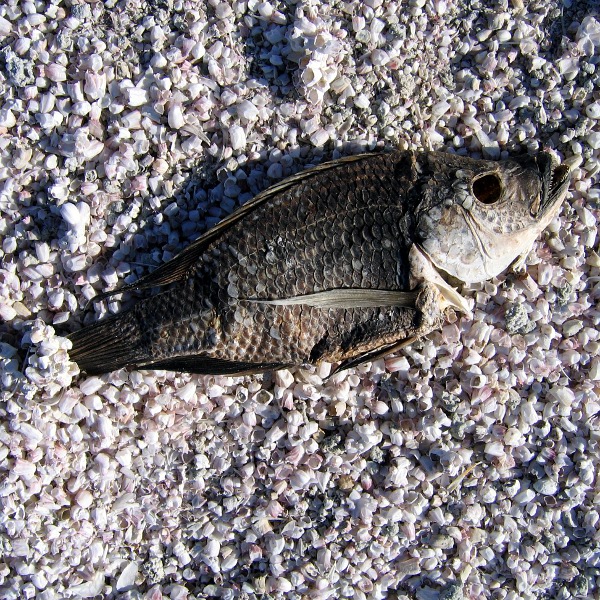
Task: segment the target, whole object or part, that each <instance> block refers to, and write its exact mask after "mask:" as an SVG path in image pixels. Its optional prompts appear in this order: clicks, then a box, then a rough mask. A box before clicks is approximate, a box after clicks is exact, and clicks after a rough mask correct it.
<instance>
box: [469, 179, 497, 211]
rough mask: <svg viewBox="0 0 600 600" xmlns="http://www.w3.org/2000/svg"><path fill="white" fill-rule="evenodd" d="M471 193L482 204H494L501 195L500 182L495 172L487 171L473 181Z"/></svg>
mask: <svg viewBox="0 0 600 600" xmlns="http://www.w3.org/2000/svg"><path fill="white" fill-rule="evenodd" d="M473 195H474V196H475V198H477V200H479V202H481V203H482V204H488V205H489V204H495V203H496V202H498V200H500V197H501V196H502V182H501V181H500V177H498V175H496V174H495V173H487V174H486V175H482V176H481V177H478V178H477V179H475V181H473Z"/></svg>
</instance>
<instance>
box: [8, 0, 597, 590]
mask: <svg viewBox="0 0 600 600" xmlns="http://www.w3.org/2000/svg"><path fill="white" fill-rule="evenodd" d="M484 4H485V3H479V4H477V3H470V2H466V1H465V0H411V1H410V2H399V1H395V0H392V1H390V2H382V1H381V0H367V1H364V2H362V1H359V0H348V1H346V2H343V3H314V2H302V3H284V2H275V1H261V0H248V1H247V2H242V1H237V0H210V1H209V2H206V3H199V2H191V1H188V0H175V1H174V2H163V3H161V2H149V3H142V2H139V1H138V0H134V1H132V2H121V3H102V2H92V3H80V4H77V3H62V2H56V3H40V2H35V1H33V0H26V1H24V2H15V1H9V2H6V3H3V4H2V6H0V38H1V41H2V43H1V45H2V50H1V51H0V236H1V238H2V243H1V245H0V260H1V265H0V338H1V341H0V381H1V384H0V389H1V391H0V395H1V396H0V397H1V400H2V401H1V402H0V417H1V418H0V479H1V481H2V483H1V484H0V506H1V510H0V536H1V538H2V561H1V562H0V596H2V598H9V599H12V598H14V599H17V598H40V599H42V598H44V599H50V598H63V597H65V598H67V597H81V598H91V597H100V596H101V597H104V598H117V597H125V596H127V597H132V598H133V597H136V598H138V597H139V598H147V599H158V598H167V597H168V598H172V599H176V598H181V599H183V598H186V597H191V596H194V597H222V598H234V597H238V596H239V597H254V596H255V595H259V594H261V595H263V594H264V595H269V596H271V597H286V598H292V599H295V598H306V597H311V598H344V597H354V598H358V599H366V598H385V597H387V596H388V594H390V593H392V594H395V596H397V597H398V598H402V599H408V598H422V599H424V598H444V599H447V600H449V599H450V598H455V599H456V598H467V597H471V598H496V599H506V600H508V599H511V598H524V599H525V600H534V599H535V598H540V597H543V596H547V595H549V594H550V595H553V596H556V597H560V598H586V597H587V598H591V597H597V596H598V594H599V593H600V591H599V590H600V575H599V572H598V566H597V565H598V562H599V560H600V554H599V552H598V548H597V541H598V539H599V536H600V510H599V508H598V498H597V490H598V475H597V474H598V471H599V468H600V450H599V445H598V432H599V431H600V399H599V396H600V387H599V385H600V384H599V381H600V333H599V331H600V312H599V311H598V303H599V301H600V283H599V282H600V260H599V258H598V255H599V254H600V251H599V249H598V239H599V237H598V221H599V219H600V204H599V200H600V193H599V192H598V173H600V131H599V130H598V123H599V122H600V70H599V69H600V66H599V65H600V18H599V17H598V15H597V14H595V13H594V12H593V11H592V10H590V7H591V4H592V3H590V2H571V1H568V2H567V1H564V2H561V1H560V0H549V1H547V2H540V1H531V2H523V1H522V0H519V1H516V0H513V1H512V2H508V1H506V0H502V1H500V2H497V3H495V4H494V6H493V7H492V8H489V7H487V6H484ZM488 4H489V3H488ZM383 146H390V147H391V146H393V147H396V148H399V149H409V148H412V149H416V150H418V149H445V150H446V151H451V152H457V153H459V154H464V155H470V156H473V157H476V158H479V157H493V158H496V157H498V158H506V157H508V156H509V155H511V154H515V153H520V152H536V151H538V150H541V149H552V150H553V151H554V152H555V153H556V155H557V156H559V157H561V158H563V159H568V158H569V157H572V156H574V155H578V156H580V157H581V163H580V165H579V166H578V167H577V169H576V170H575V174H574V183H573V186H572V198H571V199H570V201H569V202H568V203H567V204H568V206H565V207H564V208H563V211H562V213H561V215H560V216H559V217H557V218H556V219H555V221H554V222H553V223H552V224H551V225H550V227H549V229H548V231H547V233H546V235H545V237H544V239H542V240H539V241H538V242H537V244H536V246H535V247H534V249H533V250H532V252H531V253H530V255H529V256H528V257H527V260H526V265H527V267H526V269H527V276H524V275H522V274H519V275H512V274H505V275H503V276H502V277H500V278H498V279H497V280H495V281H491V282H486V283H485V284H480V285H476V286H473V289H471V290H470V291H469V292H468V295H470V297H471V298H472V299H473V300H472V301H473V304H474V306H473V315H474V318H473V319H469V318H467V317H460V318H458V317H456V318H455V319H453V320H452V319H451V321H450V322H449V323H447V324H446V325H445V326H444V328H443V330H441V331H436V332H434V333H432V334H430V336H429V337H428V338H427V339H425V340H422V341H421V342H419V343H417V344H413V345H412V346H411V347H408V348H406V349H405V350H404V351H403V352H402V353H401V354H400V355H398V356H396V357H388V358H386V360H385V362H384V361H382V360H380V361H376V362H373V363H371V364H366V365H361V366H360V367H358V368H357V369H355V370H351V371H349V372H343V373H337V374H335V375H333V376H331V377H328V376H329V373H330V371H329V369H328V367H327V365H324V366H321V367H320V368H319V369H318V370H316V371H314V370H309V369H296V370H293V371H287V370H286V371H280V372H277V373H273V374H270V375H265V376H257V377H242V378H231V377H199V376H192V375H186V374H178V373H173V372H167V371H157V372H145V371H132V372H128V371H125V370H120V371H115V372H113V373H110V374H108V375H105V376H102V377H83V376H80V374H79V372H78V369H77V366H76V365H75V364H74V363H72V362H70V361H69V357H68V350H69V342H68V340H67V339H66V338H65V337H63V336H64V335H65V334H66V332H67V331H69V330H70V329H69V324H70V323H73V322H74V321H77V320H79V319H82V318H85V319H86V320H92V316H91V313H92V312H95V313H96V315H95V316H96V317H100V316H102V315H103V314H104V313H106V312H109V313H110V312H114V311H115V310H117V309H118V308H119V307H120V305H121V303H127V302H128V301H129V298H128V297H127V295H123V297H120V296H116V297H114V298H112V299H111V300H110V301H109V302H94V301H93V298H94V296H96V295H97V294H99V293H101V292H102V291H106V290H107V289H115V288H118V287H120V286H122V285H123V284H125V283H130V282H132V281H134V280H135V279H137V278H139V277H140V276H141V275H142V274H144V273H146V272H147V271H148V269H150V268H153V267H155V266H157V265H159V264H161V263H163V262H164V261H165V260H167V259H169V258H170V257H172V256H173V255H174V254H175V253H176V252H178V251H179V250H180V249H182V248H183V247H184V246H185V245H186V244H188V243H189V242H190V241H191V240H193V239H195V238H196V237H197V236H198V235H199V234H200V233H201V232H203V231H204V230H206V229H207V228H208V227H210V226H212V225H214V224H215V223H216V222H218V221H219V220H221V219H222V218H223V217H224V216H226V215H227V214H229V213H230V212H232V211H233V210H234V209H235V208H236V207H237V206H240V205H242V204H244V202H246V201H247V200H248V199H249V198H251V197H252V196H253V195H254V194H255V193H257V192H258V191H260V190H262V189H265V188H266V187H267V186H268V185H270V184H271V183H273V181H276V180H277V179H280V178H283V177H285V176H287V175H290V174H293V173H295V172H297V171H299V170H300V169H302V168H304V167H307V166H309V165H311V164H318V163H319V162H322V161H324V160H326V159H331V158H333V159H335V158H339V157H341V156H343V155H346V154H351V153H358V152H363V151H368V150H373V149H377V148H380V147H383ZM232 290H234V291H235V290H236V286H235V285H234V284H233V283H232ZM89 300H92V303H91V306H90V308H89V309H88V311H87V312H86V313H84V310H83V309H84V305H85V304H86V303H87V302H88V301H89ZM84 314H85V315H86V316H85V317H83V315H84ZM475 467H477V471H476V475H477V476H476V477H474V476H473V473H472V470H473V469H474V468H475ZM448 492H452V493H448Z"/></svg>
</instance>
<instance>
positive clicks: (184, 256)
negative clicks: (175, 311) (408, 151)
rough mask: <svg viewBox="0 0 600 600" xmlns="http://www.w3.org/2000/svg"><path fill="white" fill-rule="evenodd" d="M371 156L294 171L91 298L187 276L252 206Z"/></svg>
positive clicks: (169, 281) (98, 298)
mask: <svg viewBox="0 0 600 600" xmlns="http://www.w3.org/2000/svg"><path fill="white" fill-rule="evenodd" d="M371 156H373V153H370V154H357V155H355V156H346V157H345V158H341V159H338V160H334V161H329V162H326V163H323V164H321V165H317V166H316V167H313V168H311V169H307V170H305V171H300V172H299V173H296V174H295V175H292V176H290V177H288V178H286V179H284V180H283V181H280V182H279V183H276V184H275V185H272V186H271V187H270V188H268V189H266V190H264V191H263V192H260V193H259V194H257V195H256V196H254V198H252V200H250V201H248V202H246V204H244V205H243V206H241V207H240V208H238V210H236V211H235V212H234V213H232V214H230V215H229V216H227V217H225V218H224V219H223V220H222V221H221V222H220V223H218V224H217V225H215V226H214V227H213V228H212V229H210V230H208V231H207V232H206V233H205V234H203V235H201V236H200V237H199V238H198V239H197V240H196V241H195V242H192V243H191V244H190V245H189V246H187V248H185V249H183V250H182V251H181V252H180V253H179V254H177V255H176V256H175V257H173V258H172V259H171V260H169V261H167V262H166V263H164V264H163V265H161V266H160V267H158V268H157V269H156V270H154V271H152V272H151V273H148V274H147V275H144V276H143V277H140V278H139V279H138V280H137V281H135V282H134V283H130V284H128V285H125V286H123V287H122V288H119V289H117V290H111V291H110V292H104V293H102V294H99V295H97V296H95V297H94V298H92V301H94V302H96V301H99V300H103V299H105V298H108V297H110V296H114V295H115V294H121V293H123V292H129V291H132V290H145V289H148V288H153V287H158V286H163V285H168V284H170V283H174V282H175V281H179V280H180V279H183V278H185V277H186V276H187V274H188V273H189V271H190V269H191V268H192V267H193V266H194V264H196V262H197V261H198V259H199V257H200V255H201V254H202V253H203V252H204V250H205V249H206V248H207V246H208V245H209V244H210V243H211V242H212V241H214V240H215V239H216V238H217V237H219V236H220V235H221V234H222V233H223V232H224V231H226V230H227V229H228V228H229V227H231V226H232V225H233V224H235V223H237V222H238V221H239V220H240V219H242V218H244V217H245V216H246V215H248V214H249V213H251V212H252V211H253V210H255V209H256V208H258V207H259V206H261V205H262V204H264V203H265V202H267V201H268V200H270V199H271V198H273V197H274V196H275V195H276V194H279V193H281V192H284V191H286V190H288V189H290V188H291V187H293V186H294V185H295V184H297V183H299V182H301V181H304V180H306V179H308V178H311V177H314V176H315V175H317V174H319V173H321V172H322V171H328V170H330V169H335V168H337V167H339V166H341V165H344V164H346V163H349V162H355V161H359V160H364V159H366V158H369V157H371Z"/></svg>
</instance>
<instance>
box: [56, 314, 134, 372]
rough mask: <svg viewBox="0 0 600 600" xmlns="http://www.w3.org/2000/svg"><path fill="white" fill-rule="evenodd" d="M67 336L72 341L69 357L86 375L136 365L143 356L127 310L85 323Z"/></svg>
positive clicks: (131, 316)
mask: <svg viewBox="0 0 600 600" xmlns="http://www.w3.org/2000/svg"><path fill="white" fill-rule="evenodd" d="M68 337H69V339H70V340H71V342H73V347H72V349H71V350H69V356H70V357H71V360H74V361H75V362H76V363H77V364H78V365H79V368H80V369H81V370H82V371H84V372H85V373H87V374H89V375H99V374H101V373H109V372H110V371H115V370H116V369H120V368H122V367H125V366H129V365H135V364H138V363H139V362H140V361H142V360H143V357H144V352H143V349H142V347H141V344H140V341H141V339H140V330H139V327H138V325H137V323H136V321H135V319H134V318H133V315H132V313H130V312H129V313H123V314H120V315H116V316H114V317H109V318H108V319H104V320H102V321H99V322H97V323H94V324H92V325H89V326H88V327H84V328H83V329H80V330H79V331H76V332H75V333H72V334H70V335H69V336H68Z"/></svg>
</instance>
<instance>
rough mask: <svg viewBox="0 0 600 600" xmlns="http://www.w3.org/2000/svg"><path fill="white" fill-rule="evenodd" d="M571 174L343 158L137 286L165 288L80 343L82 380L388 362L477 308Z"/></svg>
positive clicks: (404, 155)
mask: <svg viewBox="0 0 600 600" xmlns="http://www.w3.org/2000/svg"><path fill="white" fill-rule="evenodd" d="M569 173H570V168H569V166H565V165H562V166H557V165H556V164H555V163H554V162H553V159H552V158H551V157H550V155H548V154H545V153H543V154H540V155H538V156H537V157H524V158H520V159H515V160H510V161H503V162H490V161H481V160H474V159H469V158H464V157H459V156H455V155H451V154H444V153H438V152H422V153H415V152H391V153H385V154H371V155H359V156H354V157H348V158H345V159H341V160H338V161H334V162H330V163H325V164H323V165H320V166H318V167H315V168H313V169H310V170H308V171H305V172H302V173H299V174H297V175H294V176H293V177H290V178H288V179H286V180H284V181H282V182H281V183H279V184H277V185H275V186H273V187H272V188H270V189H268V190H266V191H265V192H263V193H261V194H259V195H258V196H256V197H255V198H254V199H253V200H251V201H250V202H249V203H247V204H246V205H244V206H243V207H242V208H240V209H239V210H238V211H237V212H236V213H234V214H233V215H231V216H229V217H227V218H226V219H225V220H224V221H222V222H221V223H220V224H219V225H217V226H216V227H215V228H213V229H212V230H210V231H208V232H207V233H206V234H205V235H204V236H202V237H201V238H199V239H198V240H197V241H196V242H194V243H193V244H191V245H190V246H189V247H188V248H186V249H185V250H183V251H182V252H181V253H180V254H179V255H178V256H176V257H175V258H173V259H172V260H171V261H169V262H168V263H165V264H164V265H163V266H161V267H159V268H158V269H157V270H156V271H154V272H153V273H151V274H149V275H147V276H146V277H143V278H142V279H140V280H139V281H138V282H136V283H135V284H132V285H131V286H127V287H126V288H123V289H122V290H119V291H124V290H127V289H135V288H138V289H144V288H150V287H165V289H164V290H163V291H161V292H160V293H158V294H157V295H154V296H151V297H149V298H147V299H144V300H141V301H140V302H138V303H137V304H136V305H134V307H133V308H132V309H130V310H129V311H127V312H124V313H121V314H118V315H115V316H112V317H109V318H107V319H104V320H102V321H99V322H97V323H95V324H92V325H90V326H88V327H86V328H84V329H82V330H80V331H78V332H75V333H73V334H71V335H70V339H71V341H72V343H73V348H72V350H71V351H70V355H71V357H72V359H73V360H75V361H76V362H77V363H78V364H79V366H80V368H81V369H82V370H83V371H86V372H87V373H90V374H92V373H103V372H109V371H112V370H114V369H117V368H121V367H125V366H129V367H135V368H147V369H169V370H176V371H187V372H194V373H204V374H242V373H250V372H260V371H265V370H270V369H277V368H283V367H289V366H295V365H302V364H307V363H313V364H315V363H319V362H322V361H327V362H337V363H340V367H341V368H346V367H348V366H352V365H354V364H358V363H360V362H363V361H365V360H370V359H374V358H376V357H379V356H382V355H385V354H387V353H389V352H392V351H394V350H396V349H398V348H399V347H401V346H403V345H406V344H408V343H410V342H411V341H413V340H415V339H417V338H418V337H420V336H422V335H425V334H427V333H429V332H430V331H432V330H433V329H435V328H437V327H439V326H440V325H441V324H442V323H443V322H444V319H445V312H446V310H447V309H448V308H450V307H453V308H455V309H458V310H462V311H468V306H467V304H466V302H465V300H464V298H462V296H460V294H459V293H458V292H457V291H456V290H455V289H454V288H453V287H451V286H450V285H449V283H448V280H452V279H457V280H459V281H462V282H476V281H482V280H486V279H488V278H490V277H493V276H495V275H497V274H499V273H500V272H502V271H503V270H504V269H506V268H507V267H508V266H509V265H510V264H511V263H512V262H513V261H515V260H516V259H517V258H518V257H519V256H523V255H525V254H526V253H527V252H528V251H529V249H530V247H531V245H532V243H533V241H534V240H535V238H536V237H537V236H538V235H539V233H540V232H541V231H542V230H543V229H544V228H545V227H546V226H547V224H548V223H549V222H550V220H551V219H552V218H553V217H554V216H555V215H556V213H557V212H558V210H559V207H560V204H561V203H562V200H563V199H564V197H565V195H566V192H567V188H568V183H569Z"/></svg>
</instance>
